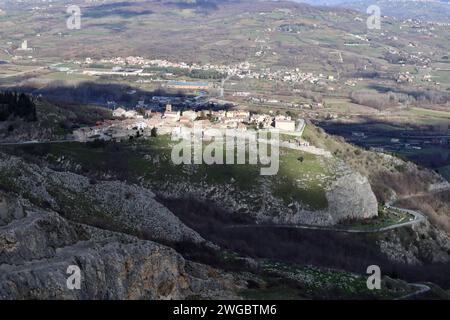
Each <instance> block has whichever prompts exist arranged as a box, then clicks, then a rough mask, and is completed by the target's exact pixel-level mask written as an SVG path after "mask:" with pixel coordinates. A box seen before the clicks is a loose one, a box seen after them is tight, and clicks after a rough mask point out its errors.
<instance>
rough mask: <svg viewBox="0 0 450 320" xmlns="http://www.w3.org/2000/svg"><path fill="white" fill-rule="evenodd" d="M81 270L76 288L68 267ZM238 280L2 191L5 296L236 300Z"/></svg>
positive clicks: (1, 287) (0, 270) (0, 273)
mask: <svg viewBox="0 0 450 320" xmlns="http://www.w3.org/2000/svg"><path fill="white" fill-rule="evenodd" d="M70 265H75V266H77V267H79V268H80V270H81V273H80V275H81V279H80V280H81V281H80V284H81V288H80V289H79V290H77V289H73V290H72V289H69V288H68V286H67V279H68V277H69V276H70V274H68V273H67V268H68V267H69V266H70ZM236 283H237V281H236V280H235V279H234V278H233V277H232V276H230V275H227V274H225V273H222V272H220V271H217V270H215V269H212V268H210V267H207V266H204V265H200V264H196V263H192V262H187V261H185V260H184V259H183V257H181V256H180V255H179V254H177V253H176V252H175V251H174V250H172V249H170V248H167V247H165V246H162V245H160V244H157V243H154V242H151V241H145V240H140V239H138V238H136V237H133V236H129V235H126V234H122V233H116V232H112V231H107V230H101V229H98V228H95V227H91V226H88V225H84V224H79V223H75V222H71V221H69V220H67V219H65V218H63V217H61V216H60V215H59V214H58V213H56V212H54V211H51V210H45V209H42V208H39V207H37V206H35V205H33V204H31V203H30V202H29V201H27V200H25V199H23V198H21V197H16V196H13V195H10V194H5V193H3V192H0V299H183V298H188V297H192V296H197V297H203V298H234V297H235V296H234V292H235V290H236Z"/></svg>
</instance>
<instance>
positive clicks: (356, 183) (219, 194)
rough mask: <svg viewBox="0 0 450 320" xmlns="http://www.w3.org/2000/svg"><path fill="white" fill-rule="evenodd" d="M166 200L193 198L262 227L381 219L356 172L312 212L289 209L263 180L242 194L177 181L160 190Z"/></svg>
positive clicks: (228, 188)
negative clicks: (267, 225) (323, 205)
mask: <svg viewBox="0 0 450 320" xmlns="http://www.w3.org/2000/svg"><path fill="white" fill-rule="evenodd" d="M158 191H159V192H161V193H162V195H163V196H165V197H174V198H180V197H181V198H182V197H186V196H187V195H192V196H193V197H195V198H198V199H205V200H210V201H213V202H215V203H217V204H218V205H220V206H224V207H226V208H227V210H229V211H230V212H233V211H234V212H239V213H240V214H243V215H248V216H251V217H253V218H254V219H255V220H256V221H258V222H261V223H267V222H274V223H280V224H309V225H319V226H330V225H335V224H338V223H340V222H343V221H345V220H352V219H355V220H358V219H366V218H372V217H374V216H377V215H378V202H377V199H376V197H375V195H374V193H373V191H372V188H371V186H370V183H369V181H368V180H367V179H366V178H365V177H363V176H362V175H361V174H359V173H356V172H350V173H347V174H345V175H343V176H341V177H339V178H338V179H337V180H336V181H334V182H333V183H332V184H331V185H330V186H329V187H328V188H327V191H326V198H327V201H328V208H327V209H324V210H311V209H310V208H308V207H307V206H305V205H303V204H302V203H299V202H292V203H291V204H289V205H286V203H285V202H284V201H283V200H282V199H280V198H278V197H275V196H274V195H273V193H272V191H271V189H270V183H268V182H267V181H265V180H264V178H261V181H260V183H259V189H258V190H257V192H256V191H242V190H239V189H238V188H237V187H236V186H234V185H233V184H221V185H207V184H205V183H202V184H199V185H195V184H188V183H183V182H182V181H177V183H176V184H174V183H171V182H167V183H166V184H164V185H159V186H158Z"/></svg>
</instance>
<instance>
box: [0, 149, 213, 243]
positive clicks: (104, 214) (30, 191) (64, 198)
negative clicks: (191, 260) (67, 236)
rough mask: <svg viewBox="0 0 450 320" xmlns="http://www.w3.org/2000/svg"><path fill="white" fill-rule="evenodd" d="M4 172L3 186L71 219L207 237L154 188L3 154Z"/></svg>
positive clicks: (145, 232)
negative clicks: (161, 199) (184, 220)
mask: <svg viewBox="0 0 450 320" xmlns="http://www.w3.org/2000/svg"><path fill="white" fill-rule="evenodd" d="M0 172H1V174H0V187H3V189H6V190H12V191H14V192H16V193H18V194H20V195H21V196H23V197H24V198H27V199H30V200H31V201H32V202H33V203H34V204H37V205H39V206H41V207H45V208H50V209H51V210H53V211H55V212H58V213H60V214H61V215H62V216H64V217H65V218H67V219H69V220H71V221H76V222H81V223H87V224H90V225H93V226H97V227H100V228H103V229H108V230H112V231H121V232H122V231H126V232H127V233H129V234H134V235H138V236H141V237H143V238H146V239H153V240H162V241H168V242H174V241H175V242H176V241H192V242H197V243H198V242H202V241H204V239H202V237H201V236H200V235H199V234H198V233H197V232H195V231H194V230H192V229H190V228H188V227H187V226H185V225H184V224H183V223H182V222H181V221H180V220H179V219H178V218H177V217H176V216H175V215H173V214H172V212H170V211H169V210H168V209H167V208H165V207H164V206H163V205H161V204H160V203H159V202H158V201H156V200H155V198H154V197H155V195H154V194H153V193H152V192H151V191H150V190H148V189H145V188H141V187H138V186H135V185H128V184H125V183H123V182H119V181H91V180H89V179H88V178H86V177H84V176H81V175H77V174H74V173H69V172H57V171H54V170H51V169H48V168H45V167H38V166H37V165H33V164H29V163H26V162H24V161H23V160H21V159H19V158H16V157H7V156H4V155H3V156H2V155H1V154H0ZM10 210H12V209H10Z"/></svg>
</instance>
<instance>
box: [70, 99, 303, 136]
mask: <svg viewBox="0 0 450 320" xmlns="http://www.w3.org/2000/svg"><path fill="white" fill-rule="evenodd" d="M113 116H114V118H115V119H114V120H108V121H104V122H102V123H98V124H97V125H96V126H94V127H84V128H79V129H77V130H75V131H74V137H75V139H76V140H78V141H83V142H85V141H89V140H95V139H101V140H123V139H127V138H130V137H136V136H150V135H152V134H155V130H156V132H157V133H158V134H170V133H173V132H177V131H178V132H180V131H181V130H182V129H183V128H193V127H194V125H197V126H201V127H202V128H203V129H204V130H208V129H234V130H236V131H240V132H244V131H247V130H248V128H249V127H252V128H254V129H271V128H276V129H279V130H280V131H282V132H285V133H291V134H293V135H296V136H301V133H302V132H303V129H304V127H305V122H304V120H302V119H301V120H297V121H295V120H293V119H291V118H290V117H289V116H282V115H278V116H273V115H270V114H258V113H250V112H249V111H246V110H217V111H213V110H201V111H194V110H185V111H180V110H174V109H173V108H172V106H171V105H170V104H168V105H166V108H165V110H164V112H157V111H156V112H155V111H153V110H143V109H141V110H139V111H136V110H125V109H123V108H117V109H115V110H114V111H113Z"/></svg>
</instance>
